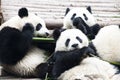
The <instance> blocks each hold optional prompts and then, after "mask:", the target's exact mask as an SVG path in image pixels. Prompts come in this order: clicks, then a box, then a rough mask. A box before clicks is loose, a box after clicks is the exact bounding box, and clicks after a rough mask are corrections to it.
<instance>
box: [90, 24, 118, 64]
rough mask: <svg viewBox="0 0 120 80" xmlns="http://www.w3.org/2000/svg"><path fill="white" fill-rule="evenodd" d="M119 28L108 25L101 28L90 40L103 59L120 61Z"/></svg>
mask: <svg viewBox="0 0 120 80" xmlns="http://www.w3.org/2000/svg"><path fill="white" fill-rule="evenodd" d="M119 41H120V28H119V26H118V25H110V26H105V27H104V28H102V29H101V30H100V31H99V32H98V34H97V35H96V37H95V39H94V40H93V41H92V42H93V44H94V46H95V48H96V50H97V53H98V55H99V56H100V57H102V58H103V59H104V60H107V61H110V62H119V61H120V51H119V50H120V42H119Z"/></svg>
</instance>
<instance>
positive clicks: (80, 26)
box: [73, 17, 91, 35]
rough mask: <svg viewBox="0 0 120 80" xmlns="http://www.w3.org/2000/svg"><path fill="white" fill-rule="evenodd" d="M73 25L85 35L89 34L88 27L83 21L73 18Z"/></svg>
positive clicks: (79, 18)
mask: <svg viewBox="0 0 120 80" xmlns="http://www.w3.org/2000/svg"><path fill="white" fill-rule="evenodd" d="M73 25H74V26H75V27H76V28H77V29H80V30H81V31H82V32H83V33H84V34H86V35H87V34H89V33H90V32H91V31H90V28H89V26H88V25H87V24H86V23H85V22H84V20H83V19H82V18H81V17H76V18H74V19H73Z"/></svg>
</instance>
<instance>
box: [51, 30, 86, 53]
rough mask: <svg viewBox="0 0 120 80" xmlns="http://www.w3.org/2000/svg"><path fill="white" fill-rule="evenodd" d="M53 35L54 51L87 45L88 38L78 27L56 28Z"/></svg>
mask: <svg viewBox="0 0 120 80" xmlns="http://www.w3.org/2000/svg"><path fill="white" fill-rule="evenodd" d="M53 37H54V39H55V40H56V48H55V51H70V50H74V49H81V48H83V47H86V46H88V38H87V37H86V35H85V34H83V33H82V32H81V31H80V30H78V29H67V30H61V29H56V30H54V32H53Z"/></svg>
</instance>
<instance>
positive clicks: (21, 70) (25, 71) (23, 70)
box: [3, 47, 46, 76]
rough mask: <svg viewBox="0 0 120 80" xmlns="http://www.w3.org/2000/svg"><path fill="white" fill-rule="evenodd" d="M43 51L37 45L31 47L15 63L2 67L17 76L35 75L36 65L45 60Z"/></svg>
mask: <svg viewBox="0 0 120 80" xmlns="http://www.w3.org/2000/svg"><path fill="white" fill-rule="evenodd" d="M44 53H45V51H44V50H40V49H38V48H37V47H34V48H33V49H31V50H30V51H29V52H28V53H27V55H26V56H25V57H24V58H23V59H22V60H21V61H19V62H18V63H17V64H16V65H3V66H4V69H5V70H6V71H8V72H10V73H12V74H15V75H18V76H35V69H36V67H37V66H38V65H39V64H41V63H43V62H45V59H46V55H44Z"/></svg>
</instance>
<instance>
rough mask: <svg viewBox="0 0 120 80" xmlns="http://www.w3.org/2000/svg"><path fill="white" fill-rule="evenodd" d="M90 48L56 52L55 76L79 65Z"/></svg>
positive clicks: (53, 72)
mask: <svg viewBox="0 0 120 80" xmlns="http://www.w3.org/2000/svg"><path fill="white" fill-rule="evenodd" d="M87 53H88V48H87V47H84V48H82V49H77V50H72V51H60V52H56V53H55V56H54V57H55V64H54V67H53V70H52V75H53V77H54V78H57V77H59V76H60V74H61V73H63V72H64V71H66V70H68V69H70V68H72V67H74V66H76V65H78V64H79V63H80V62H81V61H82V60H83V58H85V57H86V56H87Z"/></svg>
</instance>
